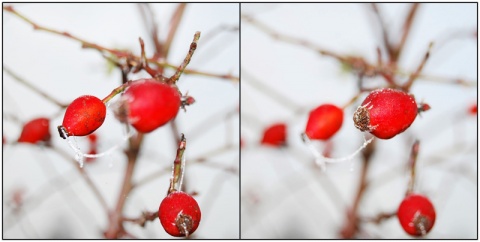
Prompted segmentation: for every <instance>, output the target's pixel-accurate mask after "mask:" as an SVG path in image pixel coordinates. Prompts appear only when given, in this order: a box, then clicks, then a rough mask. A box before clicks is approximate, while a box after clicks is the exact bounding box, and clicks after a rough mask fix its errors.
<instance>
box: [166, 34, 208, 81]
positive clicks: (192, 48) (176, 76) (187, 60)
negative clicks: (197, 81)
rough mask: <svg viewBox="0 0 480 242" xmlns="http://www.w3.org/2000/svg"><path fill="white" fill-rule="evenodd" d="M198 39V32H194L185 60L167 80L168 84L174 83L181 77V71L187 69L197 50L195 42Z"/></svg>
mask: <svg viewBox="0 0 480 242" xmlns="http://www.w3.org/2000/svg"><path fill="white" fill-rule="evenodd" d="M199 39H200V31H197V32H195V35H194V36H193V41H192V43H191V44H190V49H189V50H188V54H187V56H185V59H184V60H183V63H182V64H181V65H180V66H179V67H178V68H177V71H176V72H175V74H173V76H172V77H170V79H169V80H168V82H170V83H176V82H177V81H178V79H179V78H180V76H181V75H182V73H183V71H184V70H185V68H186V67H187V65H188V64H189V63H190V60H191V59H192V56H193V53H194V52H195V50H196V49H197V42H198V40H199Z"/></svg>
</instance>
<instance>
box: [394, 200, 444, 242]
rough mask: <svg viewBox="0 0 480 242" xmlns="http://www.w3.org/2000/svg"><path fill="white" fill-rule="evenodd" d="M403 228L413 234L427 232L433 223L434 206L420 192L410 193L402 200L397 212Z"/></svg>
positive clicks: (418, 234) (420, 234) (419, 234)
mask: <svg viewBox="0 0 480 242" xmlns="http://www.w3.org/2000/svg"><path fill="white" fill-rule="evenodd" d="M397 216H398V220H399V221H400V224H401V225H402V227H403V230H405V232H407V233H408V234H410V235H413V236H423V235H425V234H427V233H428V232H429V231H430V230H431V229H432V227H433V225H434V224H435V208H434V207H433V204H432V203H431V202H430V200H429V199H428V198H427V197H425V196H423V195H420V194H410V195H408V196H407V197H405V199H404V200H403V201H402V203H401V204H400V207H399V208H398V212H397Z"/></svg>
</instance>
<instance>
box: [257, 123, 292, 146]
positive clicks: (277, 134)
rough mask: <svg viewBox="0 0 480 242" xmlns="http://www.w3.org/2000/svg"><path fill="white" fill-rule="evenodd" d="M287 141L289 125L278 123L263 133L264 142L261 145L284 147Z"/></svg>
mask: <svg viewBox="0 0 480 242" xmlns="http://www.w3.org/2000/svg"><path fill="white" fill-rule="evenodd" d="M286 141H287V125H285V124H284V123H277V124H273V125H271V126H269V127H268V128H267V129H265V132H264V133H263V137H262V141H260V143H261V144H262V145H269V146H275V147H278V146H282V145H285V144H286Z"/></svg>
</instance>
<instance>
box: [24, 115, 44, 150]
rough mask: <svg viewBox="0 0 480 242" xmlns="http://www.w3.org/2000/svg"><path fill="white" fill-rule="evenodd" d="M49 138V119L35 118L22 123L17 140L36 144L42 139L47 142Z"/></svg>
mask: <svg viewBox="0 0 480 242" xmlns="http://www.w3.org/2000/svg"><path fill="white" fill-rule="evenodd" d="M50 138H51V135H50V120H49V119H48V118H36V119H33V120H31V121H29V122H27V123H26V124H25V125H23V130H22V133H21V134H20V137H19V138H18V142H20V143H31V144H36V143H37V142H42V141H44V142H48V141H50Z"/></svg>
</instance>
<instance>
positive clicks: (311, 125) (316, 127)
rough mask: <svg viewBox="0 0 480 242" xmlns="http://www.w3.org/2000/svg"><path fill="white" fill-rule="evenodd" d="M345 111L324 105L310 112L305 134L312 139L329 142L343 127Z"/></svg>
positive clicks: (330, 105)
mask: <svg viewBox="0 0 480 242" xmlns="http://www.w3.org/2000/svg"><path fill="white" fill-rule="evenodd" d="M342 123H343V110H342V109H340V108H339V107H337V106H335V105H333V104H323V105H320V106H319V107H317V108H315V109H314V110H312V111H311V112H310V115H309V117H308V121H307V127H306V128H305V133H306V134H307V136H308V137H309V138H310V139H314V140H328V139H330V138H331V137H332V136H333V135H334V134H335V133H337V131H338V130H339V129H340V128H341V127H342Z"/></svg>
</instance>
